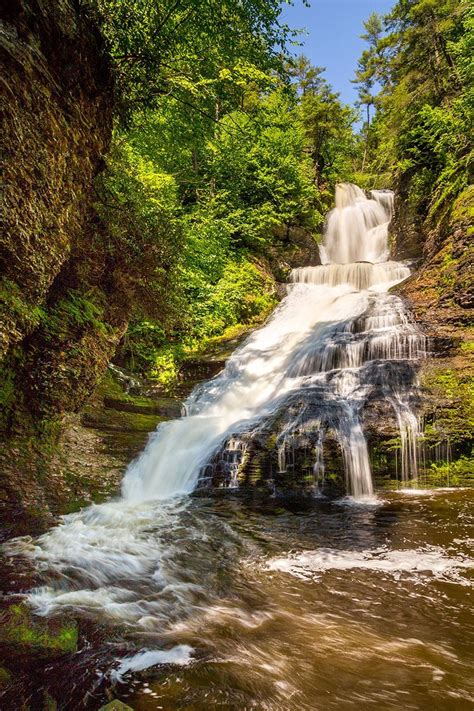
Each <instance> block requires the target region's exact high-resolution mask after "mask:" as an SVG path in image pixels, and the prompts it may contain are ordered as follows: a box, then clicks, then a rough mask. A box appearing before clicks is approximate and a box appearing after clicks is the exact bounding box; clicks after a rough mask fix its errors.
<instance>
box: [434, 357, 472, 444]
mask: <svg viewBox="0 0 474 711" xmlns="http://www.w3.org/2000/svg"><path fill="white" fill-rule="evenodd" d="M421 385H422V388H423V390H424V391H425V392H428V394H429V395H430V396H431V399H432V405H431V406H430V410H431V412H430V413H429V417H430V419H429V420H428V423H427V426H426V427H425V438H426V439H427V441H428V443H433V444H435V443H436V442H437V441H440V440H441V439H449V441H450V442H451V443H452V444H461V443H463V442H469V441H470V440H471V439H472V433H473V431H474V378H473V377H472V375H470V374H466V375H464V374H462V373H460V372H459V371H457V370H455V369H454V368H437V367H434V368H432V369H430V370H429V371H427V372H425V373H424V374H423V377H422V380H421ZM436 436H437V440H436Z"/></svg>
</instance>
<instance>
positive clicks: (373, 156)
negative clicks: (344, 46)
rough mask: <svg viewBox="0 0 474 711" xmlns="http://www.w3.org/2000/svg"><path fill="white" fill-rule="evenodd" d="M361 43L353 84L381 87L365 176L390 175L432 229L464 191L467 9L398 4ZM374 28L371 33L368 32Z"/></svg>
mask: <svg viewBox="0 0 474 711" xmlns="http://www.w3.org/2000/svg"><path fill="white" fill-rule="evenodd" d="M373 29H374V31H373V32H367V36H366V37H365V39H366V40H367V41H368V42H369V48H368V49H367V50H365V51H364V53H363V55H362V57H361V60H360V64H359V71H358V72H357V75H356V82H357V83H358V84H359V91H360V93H361V94H364V93H365V94H367V93H368V89H372V88H373V87H374V82H375V81H376V82H378V84H379V85H380V91H379V93H378V94H376V95H375V96H371V97H368V98H366V99H364V98H362V99H361V102H362V103H367V104H369V103H370V102H372V103H373V104H374V105H375V106H376V107H377V113H376V115H375V118H374V121H373V122H372V125H371V127H370V131H369V129H368V128H367V129H366V130H365V133H366V141H367V154H368V166H367V170H368V172H369V173H371V174H377V173H384V174H388V175H391V176H392V184H393V185H394V186H395V187H396V188H398V190H399V192H400V193H401V194H402V196H403V197H404V198H405V199H406V200H407V201H408V202H409V204H410V205H411V207H412V210H413V211H414V213H415V214H418V215H419V216H420V217H421V218H422V219H425V218H427V219H428V222H430V221H431V222H432V223H436V221H439V220H440V219H441V218H442V217H443V216H444V215H446V214H447V213H448V212H449V210H450V209H451V206H452V203H453V201H454V200H455V199H456V197H457V196H458V195H459V194H460V193H461V192H462V191H463V190H464V189H465V188H466V187H467V186H468V185H469V181H470V177H471V176H470V172H469V171H470V166H471V165H472V142H471V141H470V135H471V133H472V111H473V104H474V89H473V79H472V78H473V76H474V67H473V59H472V58H473V56H474V54H473V44H474V9H473V7H472V4H470V3H468V2H466V1H465V0H399V1H398V2H397V3H396V4H395V6H394V8H393V10H392V11H391V13H390V14H389V15H388V16H387V17H386V18H384V29H385V34H382V33H381V32H379V31H378V30H379V29H380V28H378V27H375V25H374V28H373ZM375 30H377V31H375Z"/></svg>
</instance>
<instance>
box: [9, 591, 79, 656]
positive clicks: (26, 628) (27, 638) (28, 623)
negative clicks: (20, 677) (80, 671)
mask: <svg viewBox="0 0 474 711" xmlns="http://www.w3.org/2000/svg"><path fill="white" fill-rule="evenodd" d="M0 638H1V639H2V641H4V642H6V643H10V644H15V645H20V646H22V647H29V648H36V649H40V650H41V649H42V650H50V651H53V652H59V653H62V654H66V653H68V652H75V651H76V649H77V639H78V630H77V624H76V623H75V622H74V621H65V622H61V623H59V624H56V625H55V629H49V627H48V626H47V623H46V622H44V621H41V622H40V621H38V622H37V621H36V620H35V621H33V619H32V617H31V614H30V612H29V610H28V608H27V607H26V606H25V605H24V604H22V603H20V604H16V605H12V606H11V607H10V608H9V609H8V611H7V613H6V620H5V621H4V624H3V625H2V630H1V632H0Z"/></svg>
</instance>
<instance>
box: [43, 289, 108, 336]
mask: <svg viewBox="0 0 474 711" xmlns="http://www.w3.org/2000/svg"><path fill="white" fill-rule="evenodd" d="M104 308H105V304H104V300H103V296H102V295H101V294H100V292H99V293H95V292H94V291H93V290H91V291H90V292H89V293H87V294H81V293H80V292H78V291H77V290H74V289H71V290H69V291H68V292H67V296H66V297H64V298H63V299H60V301H58V303H57V304H55V305H54V307H52V308H51V309H50V310H49V311H47V312H45V313H44V314H43V319H42V321H43V326H44V328H45V332H46V333H47V334H48V335H49V337H50V338H54V339H61V340H63V339H65V338H68V337H69V338H71V337H72V334H74V333H76V334H77V332H78V331H82V330H83V329H85V328H86V327H88V326H92V327H93V328H94V329H95V330H96V331H98V332H101V333H104V332H106V325H105V324H104V322H103V321H102V320H101V319H102V318H103V315H104Z"/></svg>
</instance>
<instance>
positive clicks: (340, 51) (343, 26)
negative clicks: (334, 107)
mask: <svg viewBox="0 0 474 711" xmlns="http://www.w3.org/2000/svg"><path fill="white" fill-rule="evenodd" d="M294 2H295V4H294V6H290V5H286V4H285V5H284V6H283V19H284V21H285V22H287V23H288V24H289V25H290V27H293V28H305V29H306V31H307V33H306V34H303V35H301V36H300V38H299V40H300V42H302V44H303V46H302V47H300V48H295V52H297V53H298V54H305V55H306V56H307V57H309V59H310V60H311V62H312V63H313V64H314V65H316V66H319V67H326V72H325V74H324V76H325V77H326V79H327V80H328V81H329V83H330V84H331V85H332V86H333V88H334V89H335V90H336V91H338V92H339V93H340V95H341V99H342V101H343V102H344V103H346V104H353V103H354V101H355V100H356V99H357V89H356V87H355V86H354V84H351V81H350V80H351V79H352V78H353V77H354V72H355V69H356V66H357V59H358V58H359V56H360V54H361V53H362V50H363V49H364V46H365V43H364V40H361V39H360V36H359V35H361V34H362V33H363V31H364V28H363V25H362V23H363V21H364V20H366V19H367V18H368V16H369V15H370V13H371V12H378V13H380V14H381V15H383V14H386V13H387V12H388V11H389V10H390V9H391V8H392V7H393V5H394V4H395V0H310V2H311V7H309V8H308V7H305V6H304V5H303V3H302V2H301V0H294Z"/></svg>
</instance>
